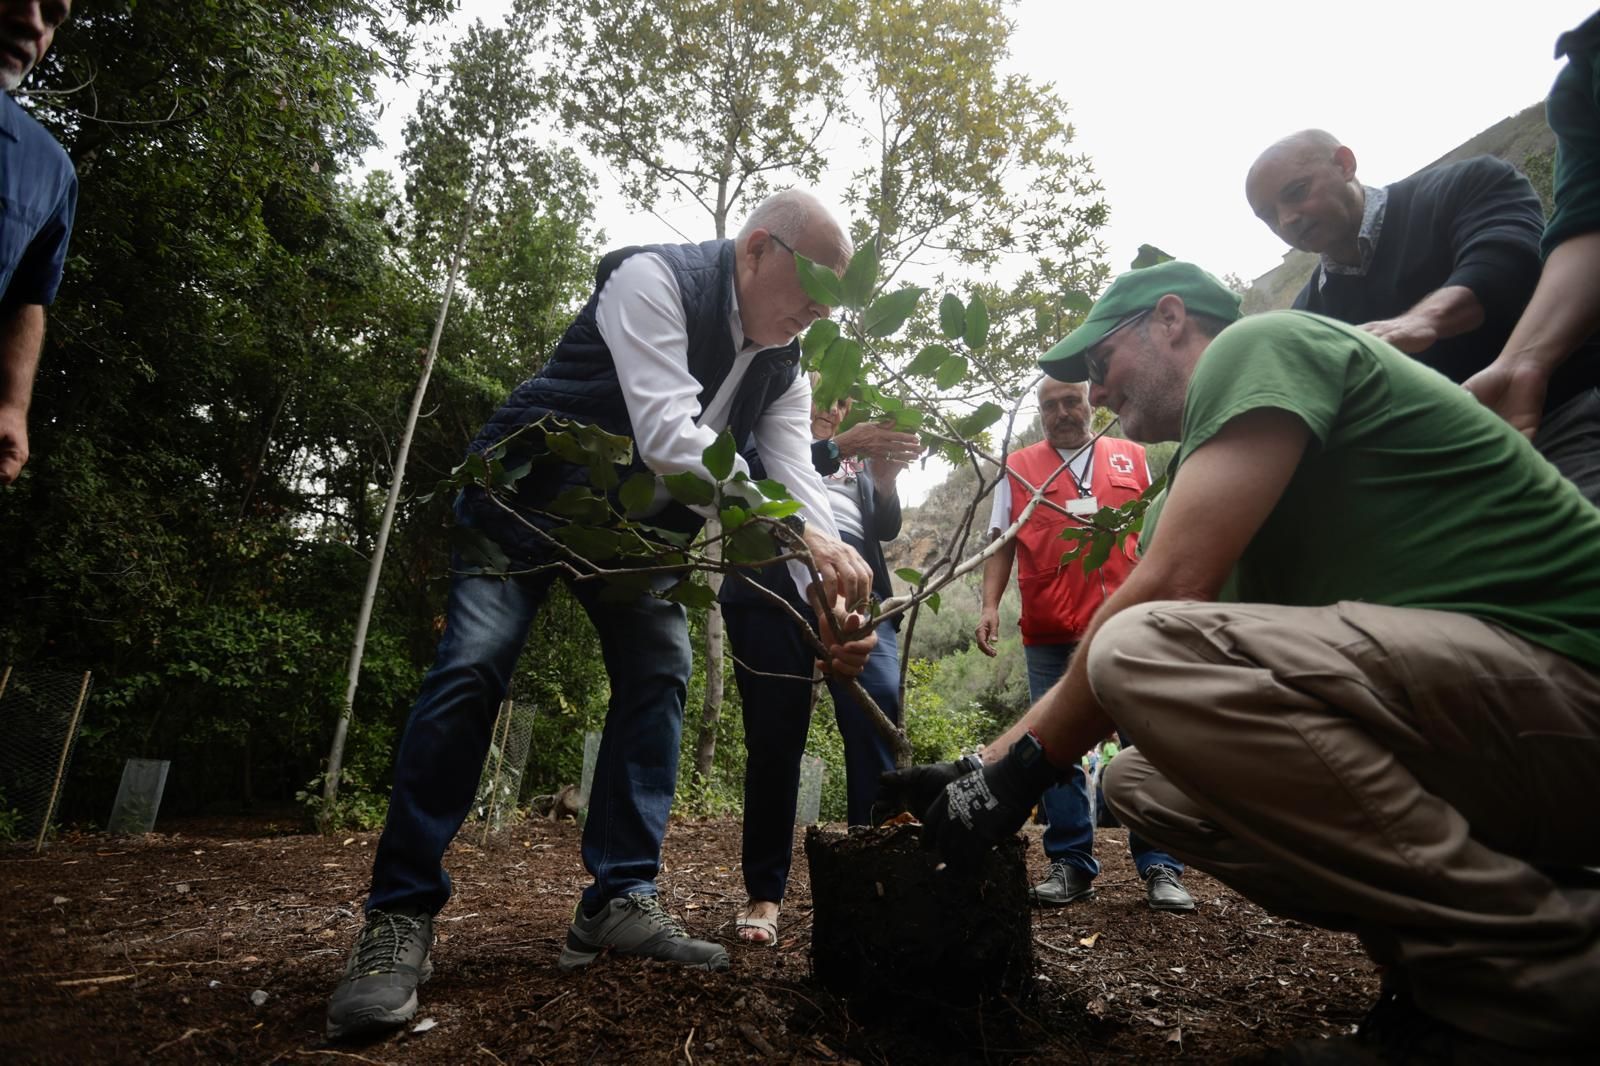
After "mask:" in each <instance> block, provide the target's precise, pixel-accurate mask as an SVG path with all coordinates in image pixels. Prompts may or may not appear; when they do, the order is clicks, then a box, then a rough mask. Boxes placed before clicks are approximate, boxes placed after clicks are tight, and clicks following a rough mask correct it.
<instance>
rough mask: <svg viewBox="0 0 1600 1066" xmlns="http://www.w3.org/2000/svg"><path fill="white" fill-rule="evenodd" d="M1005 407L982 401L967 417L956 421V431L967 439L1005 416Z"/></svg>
mask: <svg viewBox="0 0 1600 1066" xmlns="http://www.w3.org/2000/svg"><path fill="white" fill-rule="evenodd" d="M1005 414H1006V412H1005V408H1003V407H1001V406H1000V405H999V404H997V403H984V404H982V405H981V406H979V408H978V409H977V410H976V411H974V412H972V413H971V414H970V415H968V416H967V417H965V418H963V419H961V420H959V421H958V422H956V425H955V429H956V432H957V433H959V434H960V435H961V436H963V437H965V438H966V439H968V440H971V439H972V438H973V437H976V436H977V435H978V434H979V433H982V432H983V431H984V430H986V429H988V428H989V427H990V426H992V425H994V424H995V423H996V422H998V421H1000V419H1002V418H1004V417H1005Z"/></svg>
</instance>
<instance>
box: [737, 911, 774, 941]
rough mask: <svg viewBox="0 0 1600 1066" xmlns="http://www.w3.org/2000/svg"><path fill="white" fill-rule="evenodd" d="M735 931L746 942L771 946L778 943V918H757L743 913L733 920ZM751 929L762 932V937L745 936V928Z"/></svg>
mask: <svg viewBox="0 0 1600 1066" xmlns="http://www.w3.org/2000/svg"><path fill="white" fill-rule="evenodd" d="M733 928H734V932H735V933H737V934H738V936H739V939H740V940H741V941H743V942H744V943H746V944H751V945H753V946H755V947H761V948H770V947H774V946H776V945H777V943H778V919H776V918H756V917H753V916H751V915H749V914H745V913H741V914H740V915H739V916H738V917H737V918H735V919H734V920H733ZM746 929H751V930H755V931H756V932H759V933H761V934H762V935H761V936H760V937H752V936H745V935H744V934H745V930H746Z"/></svg>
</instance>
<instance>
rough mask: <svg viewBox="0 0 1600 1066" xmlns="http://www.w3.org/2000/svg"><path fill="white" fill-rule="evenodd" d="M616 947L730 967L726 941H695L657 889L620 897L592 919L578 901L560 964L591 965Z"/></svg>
mask: <svg viewBox="0 0 1600 1066" xmlns="http://www.w3.org/2000/svg"><path fill="white" fill-rule="evenodd" d="M607 948H610V949H611V950H612V951H615V952H616V953H617V954H619V955H643V956H645V957H646V958H650V959H661V960H663V961H665V962H676V963H679V964H680V965H683V966H692V967H695V968H697V969H701V970H711V971H716V970H726V969H727V968H728V966H729V962H728V953H727V951H725V950H724V949H723V947H722V945H721V944H713V943H712V942H711V941H709V940H695V939H693V938H691V937H690V936H689V934H688V933H686V932H684V931H683V926H681V925H679V924H678V920H677V919H676V918H674V917H672V915H670V914H668V913H667V912H666V911H665V910H662V908H661V901H660V900H659V899H657V898H656V897H655V896H654V895H653V894H648V893H644V892H634V893H632V894H630V895H626V896H620V897H618V898H617V899H614V900H612V901H611V902H609V903H607V904H606V905H605V906H604V907H602V908H600V913H598V914H596V915H595V916H594V917H592V918H590V917H587V916H585V915H584V913H583V904H581V903H580V904H579V905H578V909H577V911H576V912H575V913H574V914H573V916H572V925H571V926H570V927H569V928H568V929H567V946H566V947H565V948H563V949H562V951H561V960H560V961H559V962H558V963H557V964H556V965H558V966H559V967H561V969H562V970H563V971H565V972H567V973H571V972H572V971H573V970H580V969H582V968H583V967H585V966H587V965H589V964H590V963H591V962H593V961H594V960H595V959H596V958H597V957H599V955H600V952H602V951H604V950H605V949H607Z"/></svg>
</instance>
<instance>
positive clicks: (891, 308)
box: [846, 275, 928, 337]
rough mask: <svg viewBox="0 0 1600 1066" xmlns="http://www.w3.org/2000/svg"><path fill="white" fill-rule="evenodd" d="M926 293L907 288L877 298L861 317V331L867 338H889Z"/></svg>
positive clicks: (921, 290)
mask: <svg viewBox="0 0 1600 1066" xmlns="http://www.w3.org/2000/svg"><path fill="white" fill-rule="evenodd" d="M846 277H848V275H846ZM927 291H928V290H927V289H919V288H917V287H915V286H909V287H907V288H904V289H900V290H898V291H896V292H891V293H889V294H888V295H887V296H880V297H878V298H877V299H876V300H874V301H873V302H872V306H871V307H869V308H867V313H866V314H865V315H863V316H861V328H862V330H864V331H865V332H866V334H867V336H869V337H888V336H891V335H892V334H894V333H895V332H896V331H897V330H899V329H900V327H901V326H903V325H905V324H906V319H908V318H910V317H911V312H913V311H915V310H916V309H917V301H918V300H920V299H922V294H923V293H925V292H927Z"/></svg>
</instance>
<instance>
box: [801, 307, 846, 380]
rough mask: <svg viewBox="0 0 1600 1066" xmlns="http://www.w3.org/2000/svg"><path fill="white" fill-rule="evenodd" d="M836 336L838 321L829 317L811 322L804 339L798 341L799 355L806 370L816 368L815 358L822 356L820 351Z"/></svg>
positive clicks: (837, 333) (824, 349) (825, 348)
mask: <svg viewBox="0 0 1600 1066" xmlns="http://www.w3.org/2000/svg"><path fill="white" fill-rule="evenodd" d="M838 336H839V323H837V322H835V321H834V320H833V319H831V318H819V319H817V320H816V321H815V322H813V323H811V328H810V329H808V330H806V336H805V340H803V341H801V342H800V355H801V358H802V359H804V361H805V368H806V369H807V370H815V369H816V368H817V360H818V359H821V358H822V353H823V352H825V351H827V350H828V345H830V344H832V343H833V342H834V340H835V339H836V338H837V337H838Z"/></svg>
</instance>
